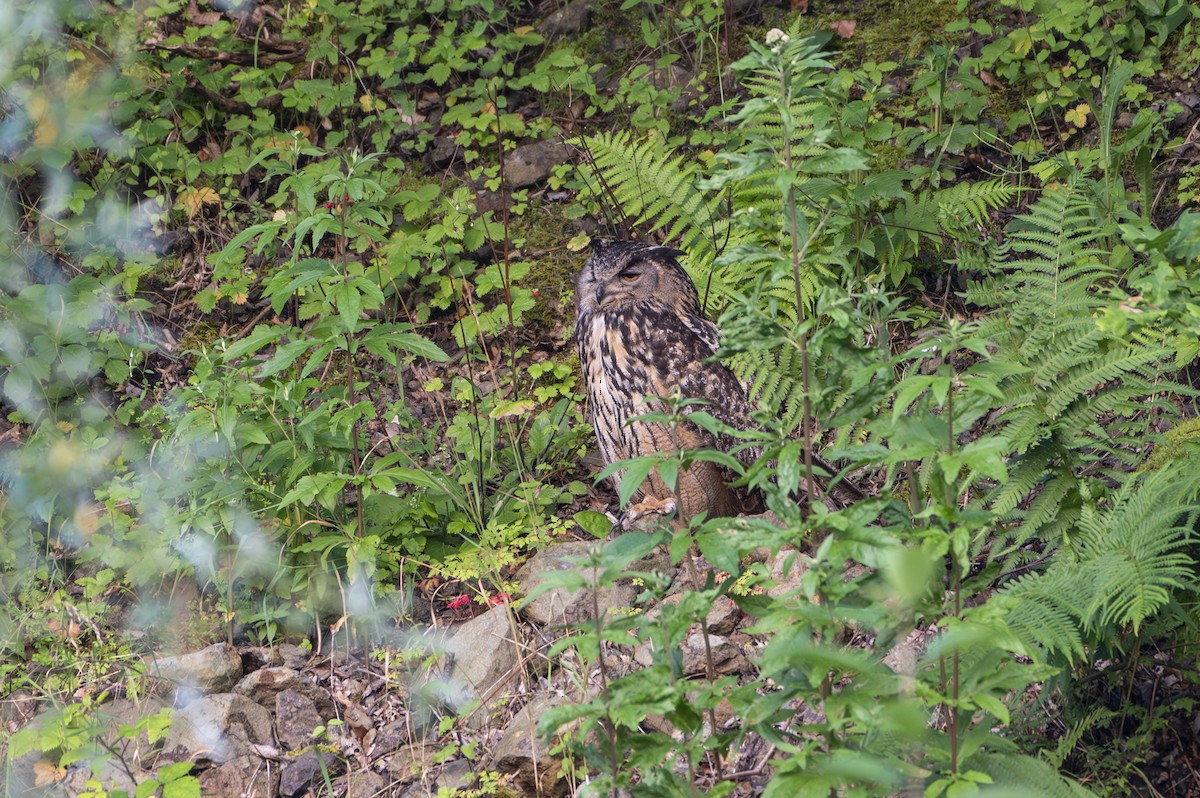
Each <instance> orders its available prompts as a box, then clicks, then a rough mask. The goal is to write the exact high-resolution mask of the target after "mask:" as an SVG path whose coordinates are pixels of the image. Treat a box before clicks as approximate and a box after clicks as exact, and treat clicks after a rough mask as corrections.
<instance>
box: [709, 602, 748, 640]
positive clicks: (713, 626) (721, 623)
mask: <svg viewBox="0 0 1200 798" xmlns="http://www.w3.org/2000/svg"><path fill="white" fill-rule="evenodd" d="M741 619H742V609H741V607H739V606H738V605H737V602H736V601H734V600H733V599H731V598H729V596H717V600H716V601H714V602H713V606H712V609H711V610H709V611H708V616H707V617H706V618H705V619H704V625H705V626H707V627H708V631H709V632H711V633H713V634H715V635H728V634H729V633H731V632H732V631H733V630H734V629H735V628H737V623H738V621H740V620H741Z"/></svg>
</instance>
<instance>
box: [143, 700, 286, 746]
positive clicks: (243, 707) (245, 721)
mask: <svg viewBox="0 0 1200 798" xmlns="http://www.w3.org/2000/svg"><path fill="white" fill-rule="evenodd" d="M274 743H275V741H274V739H273V736H272V733H271V713H270V712H268V711H267V710H265V709H264V708H262V707H260V706H259V705H258V704H256V703H254V702H253V701H251V700H250V699H248V698H246V697H245V696H240V695H234V694H233V693H219V694H217V695H211V696H204V697H203V698H197V699H196V700H195V701H193V702H191V703H190V704H188V705H187V706H185V707H184V708H183V709H180V710H179V711H177V712H176V713H175V721H174V722H173V723H172V724H171V730H170V731H169V732H167V739H166V743H165V744H164V745H163V754H164V756H166V757H167V758H168V759H169V760H171V761H175V762H182V761H184V760H187V759H191V760H194V761H203V760H207V761H211V762H215V763H217V764H223V763H225V762H229V761H232V760H234V759H237V758H238V757H240V756H247V755H250V754H251V753H253V750H254V746H255V745H274Z"/></svg>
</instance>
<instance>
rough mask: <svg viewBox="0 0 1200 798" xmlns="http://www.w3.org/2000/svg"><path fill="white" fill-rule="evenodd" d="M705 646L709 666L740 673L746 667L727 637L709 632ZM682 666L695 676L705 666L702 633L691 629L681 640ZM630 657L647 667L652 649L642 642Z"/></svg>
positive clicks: (716, 669) (744, 656)
mask: <svg viewBox="0 0 1200 798" xmlns="http://www.w3.org/2000/svg"><path fill="white" fill-rule="evenodd" d="M708 646H709V647H710V648H711V649H712V661H713V669H714V671H715V672H716V673H719V674H729V673H743V672H745V671H747V670H749V668H750V661H749V660H748V659H746V655H745V654H744V653H742V649H741V647H740V646H738V644H737V643H735V642H733V641H732V640H730V639H729V638H728V637H723V636H721V635H714V634H710V635H709V636H708ZM681 648H682V653H683V661H682V665H681V667H682V669H683V675H684V676H698V675H701V674H704V673H706V672H707V670H708V651H707V650H706V648H705V645H704V635H703V634H702V633H701V632H692V633H691V634H689V635H688V636H687V639H686V640H684V641H683V645H682V647H681ZM633 658H634V660H635V661H636V662H637V663H638V664H640V665H643V666H646V667H649V666H650V665H651V664H653V662H654V654H653V650H652V649H651V648H650V646H649V645H647V644H642V645H640V646H638V647H637V648H635V649H634V651H633Z"/></svg>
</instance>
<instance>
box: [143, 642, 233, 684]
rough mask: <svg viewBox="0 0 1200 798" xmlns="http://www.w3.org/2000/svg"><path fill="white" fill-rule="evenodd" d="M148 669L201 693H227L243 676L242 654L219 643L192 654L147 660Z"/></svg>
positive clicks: (150, 672)
mask: <svg viewBox="0 0 1200 798" xmlns="http://www.w3.org/2000/svg"><path fill="white" fill-rule="evenodd" d="M146 673H147V674H149V675H151V676H157V677H158V678H160V679H163V680H165V681H167V682H170V683H171V684H174V685H177V686H179V687H184V688H189V689H192V690H195V691H196V692H198V693H200V694H202V695H207V694H209V693H224V692H226V691H228V690H229V688H231V687H233V686H234V685H235V684H237V680H238V679H240V678H242V658H241V657H240V656H239V655H238V652H237V649H235V648H234V647H233V646H231V645H228V644H225V643H218V644H216V645H215V646H209V647H208V648H205V649H202V650H200V651H194V652H192V653H191V654H182V655H180V656H178V657H163V658H161V659H155V660H153V661H152V662H150V663H148V664H147V666H146Z"/></svg>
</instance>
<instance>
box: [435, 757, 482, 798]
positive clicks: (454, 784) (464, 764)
mask: <svg viewBox="0 0 1200 798" xmlns="http://www.w3.org/2000/svg"><path fill="white" fill-rule="evenodd" d="M473 781H475V772H474V768H473V767H472V766H471V760H469V759H456V760H454V761H453V762H447V763H446V764H445V766H443V767H442V772H441V773H439V774H438V780H437V785H438V792H439V793H440V792H441V791H442V790H449V791H450V793H451V794H452V795H453V794H454V793H455V792H457V791H458V790H465V789H466V788H467V787H470V786H471V782H473Z"/></svg>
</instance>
